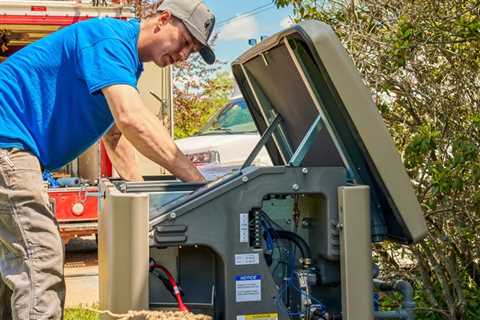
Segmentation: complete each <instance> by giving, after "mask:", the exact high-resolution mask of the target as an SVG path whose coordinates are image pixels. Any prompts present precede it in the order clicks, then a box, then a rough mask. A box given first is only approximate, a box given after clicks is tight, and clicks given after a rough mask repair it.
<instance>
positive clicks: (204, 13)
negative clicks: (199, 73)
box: [157, 0, 215, 64]
mask: <svg viewBox="0 0 480 320" xmlns="http://www.w3.org/2000/svg"><path fill="white" fill-rule="evenodd" d="M159 11H170V12H171V13H172V15H173V16H175V17H177V18H178V19H180V20H182V22H183V24H184V25H185V27H186V28H187V29H188V31H190V33H191V34H192V36H193V37H194V38H195V39H197V41H198V42H200V43H201V44H202V45H203V47H202V48H201V49H200V51H199V53H200V55H201V56H202V58H203V60H205V62H206V63H208V64H213V63H214V62H215V53H213V50H212V48H211V47H210V46H209V44H208V39H209V38H210V36H211V34H212V31H213V27H214V25H215V15H214V14H213V13H212V12H211V11H210V9H208V8H207V6H206V5H205V4H204V3H203V2H202V1H201V0H164V1H163V2H162V4H161V5H160V6H159V7H158V9H157V12H159Z"/></svg>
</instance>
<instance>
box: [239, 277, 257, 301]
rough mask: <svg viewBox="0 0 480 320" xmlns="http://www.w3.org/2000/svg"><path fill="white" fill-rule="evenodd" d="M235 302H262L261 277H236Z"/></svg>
mask: <svg viewBox="0 0 480 320" xmlns="http://www.w3.org/2000/svg"><path fill="white" fill-rule="evenodd" d="M235 301H236V302H248V301H262V276H260V275H251V276H247V275H245V276H236V277H235Z"/></svg>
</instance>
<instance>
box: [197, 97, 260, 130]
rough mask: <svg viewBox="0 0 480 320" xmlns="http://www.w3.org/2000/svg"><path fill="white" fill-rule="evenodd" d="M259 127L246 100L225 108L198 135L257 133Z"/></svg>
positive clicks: (230, 104) (235, 102)
mask: <svg viewBox="0 0 480 320" xmlns="http://www.w3.org/2000/svg"><path fill="white" fill-rule="evenodd" d="M255 132H257V127H256V126H255V123H254V122H253V118H252V115H251V114H250V111H249V110H248V107H247V104H246V103H245V100H243V99H242V100H237V101H234V102H232V103H229V104H227V105H226V106H224V107H223V108H222V109H220V111H219V112H218V113H217V114H215V116H213V117H212V118H211V119H210V120H209V121H208V123H207V124H206V125H205V126H204V127H203V128H202V129H201V130H200V132H199V133H198V135H207V134H219V133H227V134H232V133H233V134H241V133H255Z"/></svg>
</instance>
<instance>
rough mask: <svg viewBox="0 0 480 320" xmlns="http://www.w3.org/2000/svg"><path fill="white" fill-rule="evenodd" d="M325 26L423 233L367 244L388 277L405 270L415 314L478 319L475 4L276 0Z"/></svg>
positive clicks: (479, 156)
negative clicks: (378, 124)
mask: <svg viewBox="0 0 480 320" xmlns="http://www.w3.org/2000/svg"><path fill="white" fill-rule="evenodd" d="M276 3H277V5H278V6H280V7H282V6H287V5H289V4H290V5H292V6H293V18H294V19H295V20H296V21H300V20H303V19H318V20H322V21H324V22H326V23H328V24H330V25H331V26H332V27H333V28H334V30H335V31H336V33H337V34H338V36H339V38H340V39H341V40H342V41H343V43H344V45H345V47H346V48H347V50H348V51H349V53H350V55H351V56H352V58H353V60H354V62H355V64H356V66H357V67H358V69H359V70H360V72H361V73H362V75H363V79H364V80H365V82H366V84H367V85H368V86H369V87H370V89H371V90H372V92H373V93H374V94H375V96H376V100H377V105H378V108H379V111H380V112H381V113H382V115H383V117H384V119H385V121H386V123H387V125H388V127H389V129H390V132H391V134H392V136H393V137H394V140H395V142H396V144H397V147H398V149H399V150H400V152H401V155H402V158H403V160H404V162H405V165H406V167H407V169H408V172H409V174H410V177H411V180H412V183H413V184H414V186H415V188H416V191H417V196H418V199H419V201H420V203H421V205H422V207H423V209H424V213H425V217H426V219H427V221H428V225H429V233H428V236H427V238H426V239H425V240H424V241H422V242H421V243H419V244H417V245H415V246H409V247H406V246H398V245H395V244H392V243H384V244H381V245H376V247H375V248H376V252H377V254H378V255H379V257H381V258H380V261H381V263H382V265H383V267H384V268H385V269H386V271H387V272H388V271H389V272H390V273H389V274H390V275H394V274H395V273H398V270H399V267H401V266H402V264H401V262H400V257H403V258H405V256H407V257H410V259H411V260H412V261H414V263H415V266H414V267H415V268H414V270H415V275H414V277H413V278H412V279H411V280H412V281H413V282H414V283H415V284H416V285H417V289H418V290H417V302H418V307H419V312H418V316H419V317H420V318H421V317H423V318H424V319H479V318H480V264H479V263H480V187H479V186H480V112H479V111H480V103H479V101H480V99H479V89H478V88H479V85H480V78H479V69H480V54H479V52H480V50H479V49H480V9H479V5H480V2H479V1H478V0H451V1H438V0H423V1H414V0H412V1H400V0H359V1H329V2H321V1H314V0H303V1H301V0H276Z"/></svg>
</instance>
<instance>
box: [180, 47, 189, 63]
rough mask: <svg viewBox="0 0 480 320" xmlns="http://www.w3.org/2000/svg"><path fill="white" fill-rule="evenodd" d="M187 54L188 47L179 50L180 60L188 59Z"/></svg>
mask: <svg viewBox="0 0 480 320" xmlns="http://www.w3.org/2000/svg"><path fill="white" fill-rule="evenodd" d="M189 55H190V49H188V48H183V49H182V51H180V54H179V58H180V60H181V61H185V60H187V59H188V56H189Z"/></svg>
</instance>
